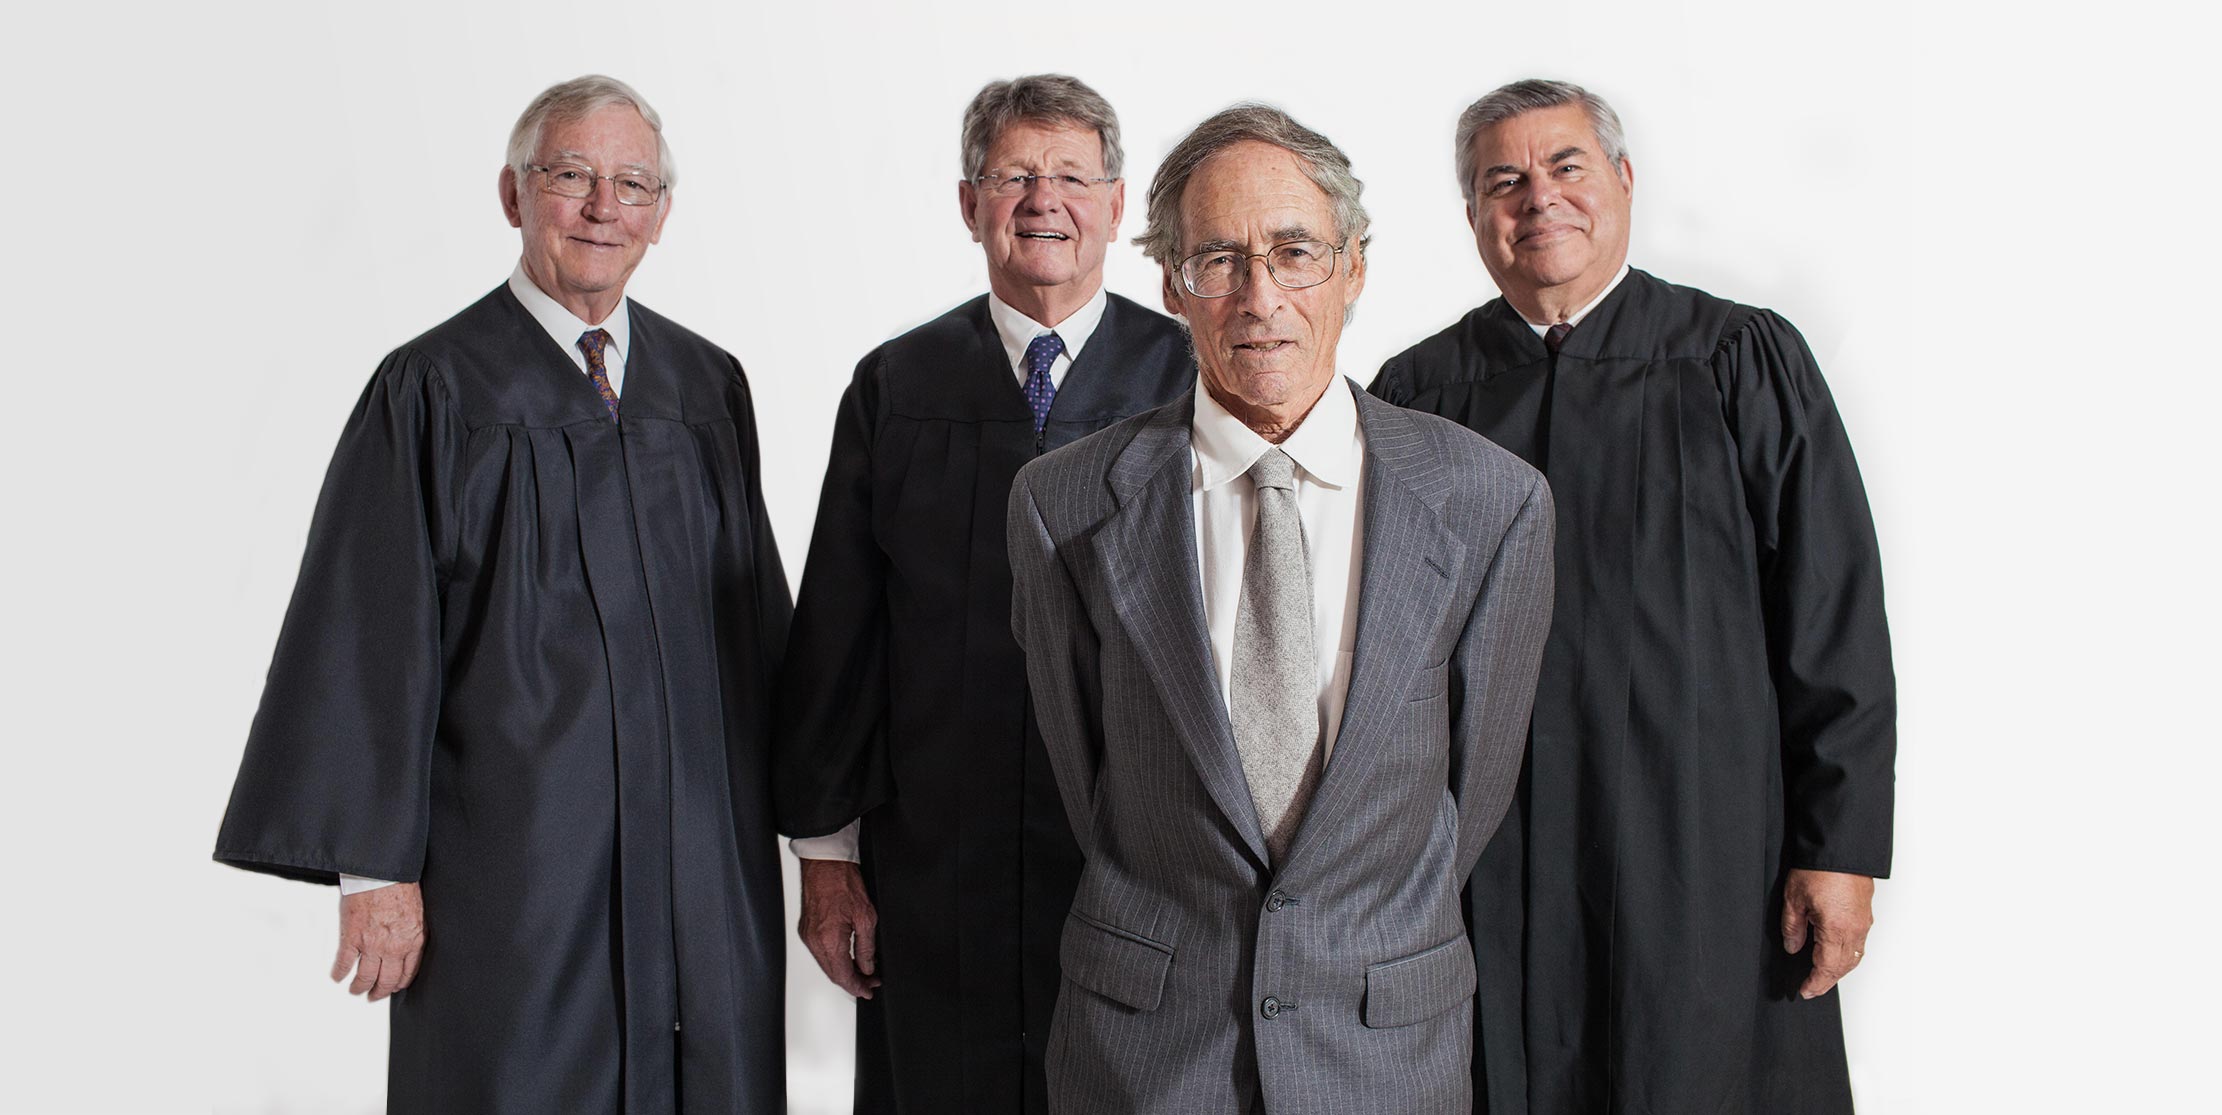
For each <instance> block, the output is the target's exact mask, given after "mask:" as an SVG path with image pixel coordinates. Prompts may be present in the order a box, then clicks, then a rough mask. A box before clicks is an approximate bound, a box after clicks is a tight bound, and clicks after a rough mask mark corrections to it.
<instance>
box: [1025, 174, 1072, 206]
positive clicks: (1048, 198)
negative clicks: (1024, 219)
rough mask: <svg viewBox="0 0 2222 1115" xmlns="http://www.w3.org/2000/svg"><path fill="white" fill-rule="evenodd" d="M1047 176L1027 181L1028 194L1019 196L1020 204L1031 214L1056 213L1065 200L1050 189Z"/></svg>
mask: <svg viewBox="0 0 2222 1115" xmlns="http://www.w3.org/2000/svg"><path fill="white" fill-rule="evenodd" d="M1049 181H1050V180H1049V177H1048V176H1047V175H1037V176H1035V177H1033V178H1029V179H1027V181H1026V192H1025V193H1023V194H1020V195H1019V204H1021V205H1024V206H1025V207H1026V211H1027V212H1029V213H1054V212H1056V211H1057V207H1058V205H1060V204H1061V203H1063V201H1064V199H1063V198H1062V197H1059V196H1058V194H1057V191H1056V190H1055V189H1053V188H1051V187H1050V184H1049Z"/></svg>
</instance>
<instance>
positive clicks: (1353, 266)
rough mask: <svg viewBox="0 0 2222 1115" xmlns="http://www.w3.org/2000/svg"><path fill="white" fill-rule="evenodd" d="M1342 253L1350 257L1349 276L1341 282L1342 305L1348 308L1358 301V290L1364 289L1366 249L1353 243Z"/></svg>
mask: <svg viewBox="0 0 2222 1115" xmlns="http://www.w3.org/2000/svg"><path fill="white" fill-rule="evenodd" d="M1344 255H1346V256H1348V257H1349V258H1350V278H1349V280H1347V281H1346V282H1345V283H1344V284H1343V292H1342V305H1343V308H1344V309H1345V310H1347V309H1349V308H1350V307H1351V306H1352V305H1354V304H1356V303H1357V301H1358V292H1359V291H1362V290H1364V289H1366V249H1365V245H1363V244H1354V245H1352V246H1351V247H1350V249H1349V250H1348V251H1346V252H1345V253H1344Z"/></svg>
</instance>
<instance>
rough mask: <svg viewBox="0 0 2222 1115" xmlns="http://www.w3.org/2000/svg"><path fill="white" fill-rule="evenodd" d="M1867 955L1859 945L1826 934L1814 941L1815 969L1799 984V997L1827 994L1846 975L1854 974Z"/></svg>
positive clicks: (1806, 997) (1808, 997) (1809, 997)
mask: <svg viewBox="0 0 2222 1115" xmlns="http://www.w3.org/2000/svg"><path fill="white" fill-rule="evenodd" d="M1865 955H1866V953H1865V951H1864V950H1863V949H1862V948H1861V947H1860V946H1859V945H1856V944H1852V943H1850V942H1845V941H1834V940H1831V939H1829V938H1828V937H1827V936H1825V935H1824V936H1821V937H1819V938H1817V939H1816V940H1815V941H1814V942H1813V971H1812V972H1811V973H1809V974H1808V975H1807V976H1806V977H1805V983H1804V984H1802V985H1800V986H1799V988H1798V995H1799V997H1800V998H1805V999H1811V998H1813V997H1815V996H1817V995H1825V994H1827V993H1828V990H1829V988H1832V987H1835V986H1836V985H1837V983H1838V982H1839V981H1841V980H1842V979H1843V978H1844V977H1845V976H1848V975H1850V974H1852V969H1854V968H1857V967H1859V962H1860V960H1861V959H1863V958H1864V957H1865Z"/></svg>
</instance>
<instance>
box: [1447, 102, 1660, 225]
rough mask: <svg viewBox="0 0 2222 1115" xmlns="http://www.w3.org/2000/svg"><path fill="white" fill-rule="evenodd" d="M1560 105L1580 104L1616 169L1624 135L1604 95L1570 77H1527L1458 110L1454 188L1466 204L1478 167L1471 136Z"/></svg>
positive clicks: (1622, 154)
mask: <svg viewBox="0 0 2222 1115" xmlns="http://www.w3.org/2000/svg"><path fill="white" fill-rule="evenodd" d="M1560 105H1580V106H1582V115H1584V116H1587V117H1589V130H1590V131H1592V132H1595V133H1597V143H1598V145H1599V146H1602V147H1603V148H1604V149H1605V158H1607V159H1609V160H1611V162H1612V167H1613V173H1615V174H1618V173H1620V169H1621V168H1620V164H1621V163H1623V162H1625V161H1626V160H1627V158H1628V138H1627V136H1626V135H1625V134H1623V133H1622V132H1621V130H1620V114H1619V113H1617V112H1614V111H1613V110H1612V106H1611V105H1609V104H1606V103H1605V98H1603V97H1600V96H1598V95H1597V94H1595V93H1592V92H1590V91H1589V90H1587V89H1584V88H1582V87H1581V86H1579V85H1576V84H1574V83H1573V82H1571V81H1545V80H1543V79H1541V78H1528V79H1527V80H1525V81H1515V82H1513V83H1512V84H1510V85H1500V86H1498V87H1497V88H1495V89H1492V90H1490V91H1489V92H1488V93H1486V94H1484V95H1483V96H1482V98H1481V99H1480V100H1478V101H1475V102H1474V103H1472V104H1470V105H1467V106H1466V111H1464V112H1462V113H1459V114H1458V189H1459V192H1460V193H1463V194H1464V195H1466V204H1468V205H1472V204H1473V203H1474V174H1475V173H1476V172H1478V171H1479V170H1480V169H1481V168H1480V167H1479V166H1476V165H1475V163H1476V162H1477V160H1476V159H1475V157H1474V137H1475V136H1477V135H1480V134H1481V130H1482V129H1483V128H1488V127H1494V126H1496V125H1498V124H1502V123H1504V122H1505V121H1507V120H1510V119H1512V118H1513V117H1515V116H1518V115H1520V114H1521V113H1524V112H1534V111H1536V110H1537V109H1545V108H1557V107H1559V106H1560Z"/></svg>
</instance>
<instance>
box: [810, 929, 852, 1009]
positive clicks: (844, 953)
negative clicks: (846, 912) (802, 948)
mask: <svg viewBox="0 0 2222 1115" xmlns="http://www.w3.org/2000/svg"><path fill="white" fill-rule="evenodd" d="M845 936H846V935H845V934H844V935H836V934H835V933H833V932H831V931H830V930H820V931H819V932H818V933H816V934H814V935H812V936H810V937H808V938H805V939H804V941H803V944H804V945H806V946H808V947H809V949H810V958H811V959H813V960H816V961H817V962H818V970H819V971H821V972H824V973H825V974H826V979H828V980H830V981H832V983H833V985H834V986H835V987H838V988H840V989H841V990H843V991H846V992H848V993H849V994H851V995H855V994H858V993H859V991H861V990H862V981H861V980H859V979H858V978H857V974H856V966H855V965H854V964H852V963H850V961H849V945H848V941H846V940H845V939H843V938H844V937H845Z"/></svg>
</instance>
